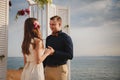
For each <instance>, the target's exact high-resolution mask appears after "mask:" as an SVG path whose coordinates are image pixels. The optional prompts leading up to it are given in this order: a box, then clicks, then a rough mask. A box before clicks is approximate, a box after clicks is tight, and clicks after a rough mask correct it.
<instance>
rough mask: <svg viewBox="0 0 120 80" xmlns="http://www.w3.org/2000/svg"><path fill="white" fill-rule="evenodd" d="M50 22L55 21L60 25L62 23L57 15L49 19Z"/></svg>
mask: <svg viewBox="0 0 120 80" xmlns="http://www.w3.org/2000/svg"><path fill="white" fill-rule="evenodd" d="M50 20H56V21H58V22H59V23H60V24H61V23H62V18H61V17H60V16H58V15H55V16H53V17H51V18H50Z"/></svg>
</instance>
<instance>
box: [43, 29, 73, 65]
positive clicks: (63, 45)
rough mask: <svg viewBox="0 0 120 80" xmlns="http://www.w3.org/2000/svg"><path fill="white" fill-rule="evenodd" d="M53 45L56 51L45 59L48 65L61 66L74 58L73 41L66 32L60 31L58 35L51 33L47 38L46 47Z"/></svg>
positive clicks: (45, 63)
mask: <svg viewBox="0 0 120 80" xmlns="http://www.w3.org/2000/svg"><path fill="white" fill-rule="evenodd" d="M48 46H51V47H52V48H53V49H54V50H55V52H54V53H53V55H49V56H48V57H47V58H46V60H45V61H44V65H47V66H59V65H63V64H66V62H67V60H68V59H72V58H73V43H72V40H71V38H70V36H68V35H67V34H66V33H64V32H62V31H58V32H57V35H50V36H48V37H47V39H46V47H48Z"/></svg>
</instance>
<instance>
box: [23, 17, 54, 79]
mask: <svg viewBox="0 0 120 80" xmlns="http://www.w3.org/2000/svg"><path fill="white" fill-rule="evenodd" d="M22 53H23V57H24V69H23V72H22V75H21V80H44V69H43V63H42V62H43V61H44V60H45V58H46V57H47V56H49V55H52V54H53V53H54V50H53V48H52V47H50V46H49V47H48V48H47V49H44V46H43V40H42V37H41V32H40V25H39V23H38V21H37V19H35V18H28V19H26V21H25V23H24V39H23V43H22Z"/></svg>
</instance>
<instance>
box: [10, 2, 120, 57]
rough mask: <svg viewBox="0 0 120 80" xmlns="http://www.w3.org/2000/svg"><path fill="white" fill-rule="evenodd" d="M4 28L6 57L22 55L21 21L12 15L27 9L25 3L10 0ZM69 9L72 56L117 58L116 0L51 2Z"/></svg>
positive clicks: (119, 31) (118, 10)
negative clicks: (10, 3) (6, 38)
mask: <svg viewBox="0 0 120 80" xmlns="http://www.w3.org/2000/svg"><path fill="white" fill-rule="evenodd" d="M11 2H12V7H11V9H10V12H9V28H8V33H9V34H8V56H9V57H12V56H20V57H21V56H22V52H21V44H22V40H23V33H24V31H23V26H24V21H25V19H26V18H27V17H28V16H24V17H23V16H22V17H19V18H18V20H17V21H15V15H16V13H17V11H18V10H19V9H25V8H28V3H27V2H26V0H11ZM53 4H55V5H60V6H68V7H69V8H70V36H71V38H72V41H73V45H74V56H120V15H119V14H120V0H53Z"/></svg>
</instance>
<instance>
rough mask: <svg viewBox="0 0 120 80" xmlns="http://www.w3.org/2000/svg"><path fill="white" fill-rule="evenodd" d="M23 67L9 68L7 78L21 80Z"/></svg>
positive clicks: (8, 79)
mask: <svg viewBox="0 0 120 80" xmlns="http://www.w3.org/2000/svg"><path fill="white" fill-rule="evenodd" d="M21 73H22V69H20V70H7V80H20V77H21Z"/></svg>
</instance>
